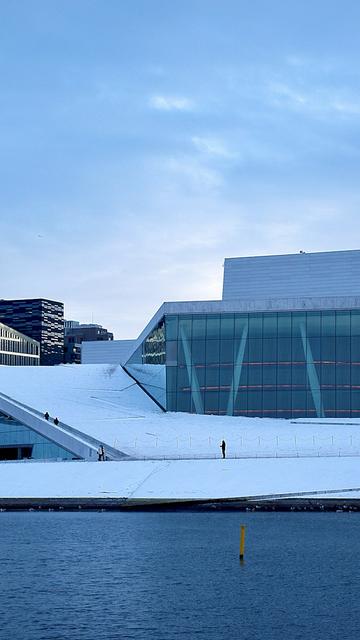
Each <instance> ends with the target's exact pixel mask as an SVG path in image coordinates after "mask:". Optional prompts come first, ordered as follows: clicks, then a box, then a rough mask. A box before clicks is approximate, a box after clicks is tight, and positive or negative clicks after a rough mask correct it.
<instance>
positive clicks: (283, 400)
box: [276, 389, 291, 418]
mask: <svg viewBox="0 0 360 640" xmlns="http://www.w3.org/2000/svg"><path fill="white" fill-rule="evenodd" d="M276 403H277V415H278V416H279V417H280V418H282V417H287V416H288V415H290V414H291V390H290V389H278V392H277V397H276Z"/></svg>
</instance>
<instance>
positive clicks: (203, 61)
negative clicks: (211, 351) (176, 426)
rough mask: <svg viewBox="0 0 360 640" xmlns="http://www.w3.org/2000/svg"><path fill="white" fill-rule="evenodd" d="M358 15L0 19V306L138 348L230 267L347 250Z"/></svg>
mask: <svg viewBox="0 0 360 640" xmlns="http://www.w3.org/2000/svg"><path fill="white" fill-rule="evenodd" d="M359 24H360V3H359V2H358V0H312V1H310V0H301V2H300V1H297V0H271V2H270V0H171V1H169V0H105V1H104V0H76V1H75V0H0V236H1V251H0V273H1V279H0V285H1V286H0V297H1V298H30V297H46V298H50V299H54V300H61V301H63V302H64V304H65V317H66V318H67V319H73V320H79V321H80V322H92V321H93V322H96V323H99V324H102V325H104V326H105V327H107V328H108V329H109V330H112V331H114V334H115V337H116V338H119V339H121V338H133V337H136V336H137V335H138V334H139V333H140V331H141V330H142V328H143V327H144V326H145V324H147V322H148V321H149V320H150V318H151V317H152V315H153V314H154V312H155V311H156V310H157V308H158V307H159V306H160V305H161V304H162V302H164V301H167V300H204V299H219V298H221V292H222V277H223V260H224V258H225V257H235V256H248V255H266V254H276V253H292V252H298V251H300V250H303V251H329V250H337V249H339V250H343V249H358V248H360V247H359V244H360V243H359V239H358V238H359V232H360V215H359V213H360V207H359V205H360V174H359V169H360V38H359V36H358V29H359Z"/></svg>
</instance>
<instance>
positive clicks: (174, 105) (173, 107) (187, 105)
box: [149, 95, 195, 111]
mask: <svg viewBox="0 0 360 640" xmlns="http://www.w3.org/2000/svg"><path fill="white" fill-rule="evenodd" d="M149 104H150V107H152V108H153V109H158V110H159V111H192V110H193V109H194V107H195V105H194V102H193V101H192V100H190V99H189V98H185V97H184V96H161V95H154V96H151V98H150V100H149Z"/></svg>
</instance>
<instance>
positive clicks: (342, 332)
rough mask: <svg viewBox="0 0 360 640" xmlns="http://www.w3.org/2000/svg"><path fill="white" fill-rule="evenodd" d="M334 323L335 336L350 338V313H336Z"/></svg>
mask: <svg viewBox="0 0 360 640" xmlns="http://www.w3.org/2000/svg"><path fill="white" fill-rule="evenodd" d="M335 322H336V335H337V336H350V311H337V312H336V317H335Z"/></svg>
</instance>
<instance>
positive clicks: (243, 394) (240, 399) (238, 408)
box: [234, 391, 248, 416]
mask: <svg viewBox="0 0 360 640" xmlns="http://www.w3.org/2000/svg"><path fill="white" fill-rule="evenodd" d="M247 399H248V393H247V391H238V392H237V394H236V397H235V407H234V414H235V415H238V416H241V415H243V416H244V415H247V409H248V405H247Z"/></svg>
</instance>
